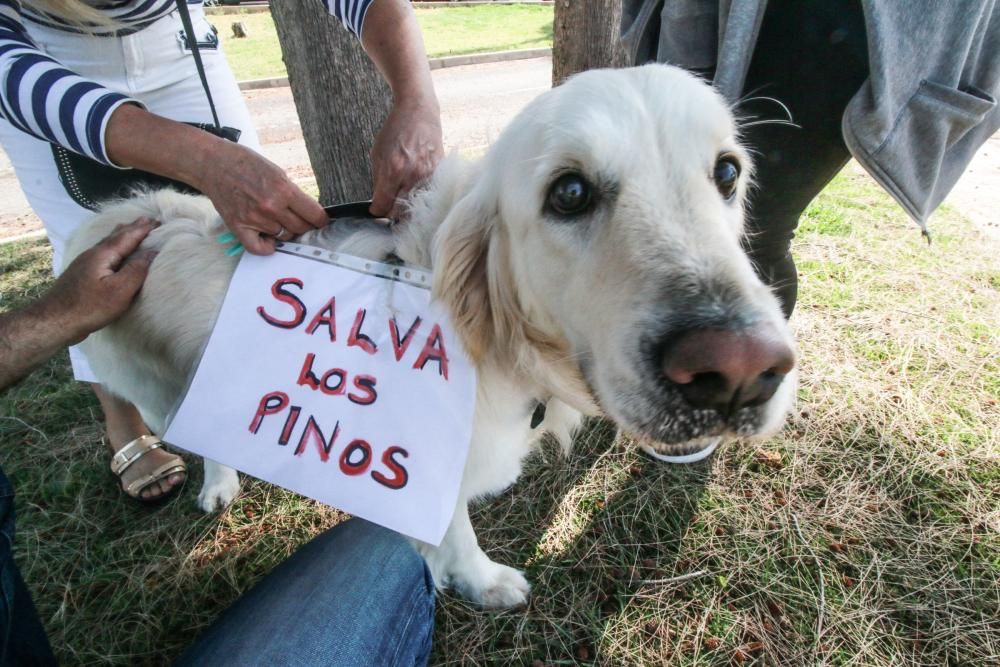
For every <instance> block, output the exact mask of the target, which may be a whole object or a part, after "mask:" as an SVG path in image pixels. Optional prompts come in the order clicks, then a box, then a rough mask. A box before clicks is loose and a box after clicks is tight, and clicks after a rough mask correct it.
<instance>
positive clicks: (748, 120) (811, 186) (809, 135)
mask: <svg viewBox="0 0 1000 667" xmlns="http://www.w3.org/2000/svg"><path fill="white" fill-rule="evenodd" d="M867 77H868V47H867V42H866V36H865V22H864V15H863V13H862V9H861V2H860V0H769V2H768V6H767V11H766V13H765V15H764V22H763V24H762V26H761V33H760V37H759V39H758V41H757V47H756V50H755V52H754V56H753V60H752V61H751V64H750V69H749V72H748V74H747V81H746V85H745V86H744V94H743V96H744V100H746V101H744V102H742V103H741V104H740V105H739V106H738V107H737V109H736V113H737V114H738V115H739V116H740V117H741V118H742V119H743V121H742V123H741V124H742V125H744V129H743V132H742V136H743V141H744V142H745V143H746V144H747V145H748V147H749V148H750V149H751V150H752V151H753V155H754V159H755V160H756V168H757V171H756V183H757V185H756V188H755V189H754V191H753V192H752V193H751V196H750V216H749V220H748V232H749V233H748V236H747V242H746V246H747V253H748V254H749V255H750V258H751V260H753V262H754V265H755V266H756V267H757V272H758V274H759V275H760V277H761V279H762V280H764V282H766V283H767V284H768V285H770V286H771V287H773V288H774V289H775V291H776V292H777V294H778V296H779V298H780V299H781V302H782V308H783V310H784V312H785V317H789V316H791V314H792V310H793V309H794V308H795V300H796V297H797V293H798V275H797V273H796V269H795V261H794V260H793V259H792V255H791V252H790V246H791V242H792V238H793V237H794V235H795V228H796V227H797V226H798V223H799V217H800V216H801V215H802V213H803V212H804V211H805V210H806V207H807V206H808V205H809V203H810V202H811V201H812V200H813V198H814V197H816V195H817V194H819V193H820V191H821V190H822V189H823V188H824V187H826V185H827V184H828V183H829V182H830V180H831V179H833V177H834V176H836V175H837V172H839V171H840V170H841V168H842V167H843V166H844V164H846V163H847V161H848V159H849V158H850V153H849V152H848V150H847V146H846V145H845V144H844V139H843V135H842V134H841V129H840V127H841V118H842V117H843V115H844V109H845V107H846V106H847V103H848V102H849V101H850V99H851V98H852V97H853V96H854V94H855V93H856V92H857V91H858V89H859V88H860V87H861V85H862V84H863V83H864V81H865V79H866V78H867ZM758 96H766V97H773V98H775V99H778V100H780V101H781V102H782V103H783V104H784V105H785V106H787V107H788V109H789V111H790V112H791V114H792V119H793V122H794V123H795V124H796V125H798V126H799V127H789V126H787V125H778V124H754V123H755V122H758V121H761V120H767V119H778V118H784V117H785V114H784V111H783V110H782V109H781V108H780V107H779V106H778V105H777V104H775V103H774V102H771V101H768V100H763V99H756V100H755V99H747V98H754V97H758Z"/></svg>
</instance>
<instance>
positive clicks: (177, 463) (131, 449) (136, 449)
mask: <svg viewBox="0 0 1000 667" xmlns="http://www.w3.org/2000/svg"><path fill="white" fill-rule="evenodd" d="M162 447H163V441H162V440H160V439H159V438H157V437H156V436H155V435H140V436H139V437H138V438H136V439H135V440H133V441H132V442H130V443H128V444H127V445H125V446H124V447H122V448H121V449H119V450H118V451H117V452H115V455H114V456H112V457H111V473H112V474H113V475H114V476H115V477H117V478H118V480H119V486H121V483H120V482H121V476H122V473H123V472H125V471H126V470H128V468H129V467H130V466H131V465H132V464H133V463H135V462H136V461H138V460H139V459H141V458H142V457H143V456H145V455H146V454H148V453H149V452H151V451H153V450H154V449H160V448H162ZM173 457H174V460H173V461H168V462H167V463H164V464H163V465H161V466H159V467H158V468H156V469H155V470H153V471H152V472H150V473H149V474H147V475H143V476H142V477H139V478H137V479H134V480H132V482H131V483H129V485H128V486H127V487H123V490H124V491H125V493H126V495H128V496H129V497H131V498H135V499H136V500H140V501H142V502H144V503H158V502H160V501H162V500H166V499H167V498H169V497H171V496H173V495H174V494H175V493H177V491H178V490H179V489H180V488H181V486H183V483H181V484H175V485H174V486H173V487H171V489H170V490H169V491H167V492H165V493H161V494H160V495H158V496H155V497H153V498H143V497H142V496H141V495H140V494H141V493H142V491H143V489H145V488H147V487H148V486H149V485H151V484H155V483H156V482H159V481H160V480H163V479H166V478H168V477H170V476H171V475H175V474H177V473H186V472H187V465H186V464H185V463H184V461H183V459H181V457H179V456H177V455H176V454H173ZM185 479H186V477H185Z"/></svg>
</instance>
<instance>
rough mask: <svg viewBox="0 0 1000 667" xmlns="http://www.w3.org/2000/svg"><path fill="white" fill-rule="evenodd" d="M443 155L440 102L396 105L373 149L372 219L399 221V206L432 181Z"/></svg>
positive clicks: (412, 101) (434, 100)
mask: <svg viewBox="0 0 1000 667" xmlns="http://www.w3.org/2000/svg"><path fill="white" fill-rule="evenodd" d="M443 153H444V145H443V144H442V141H441V112H440V110H439V109H438V104H437V100H436V99H435V98H434V97H433V95H432V96H431V98H430V99H419V100H403V101H400V102H399V103H397V104H394V105H393V107H392V111H391V112H390V113H389V117H388V118H386V121H385V124H384V125H383V126H382V129H381V130H380V131H379V133H378V136H377V137H375V145H374V146H373V147H372V152H371V156H372V177H373V180H374V184H373V193H372V206H371V209H370V210H371V213H372V215H378V216H385V217H389V218H399V216H400V214H401V213H402V211H400V210H399V202H400V201H401V200H402V199H403V197H405V195H406V194H407V193H408V192H409V191H410V190H412V189H413V188H414V187H415V186H417V185H419V184H420V183H422V182H423V181H425V180H427V179H428V178H430V175H431V174H432V173H433V172H434V167H435V166H437V163H438V161H439V160H440V159H441V156H442V154H443Z"/></svg>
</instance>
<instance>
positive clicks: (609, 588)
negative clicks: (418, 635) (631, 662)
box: [432, 421, 709, 664]
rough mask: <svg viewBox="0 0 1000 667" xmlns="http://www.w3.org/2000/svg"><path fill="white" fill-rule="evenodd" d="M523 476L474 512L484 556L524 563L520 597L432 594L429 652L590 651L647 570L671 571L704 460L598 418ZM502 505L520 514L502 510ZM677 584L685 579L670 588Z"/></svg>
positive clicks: (487, 657)
mask: <svg viewBox="0 0 1000 667" xmlns="http://www.w3.org/2000/svg"><path fill="white" fill-rule="evenodd" d="M544 454H545V455H546V456H545V458H548V459H550V461H551V462H550V463H546V462H544V461H543V460H542V459H543V456H541V455H535V456H533V457H532V458H531V459H529V461H530V463H529V466H528V468H527V472H526V473H525V476H524V477H523V478H522V480H521V481H520V482H519V483H518V484H517V485H515V487H513V489H511V490H509V491H507V492H506V493H504V494H503V495H501V496H500V497H499V498H497V499H495V500H493V501H491V502H488V503H485V504H484V505H481V506H478V507H477V508H476V510H475V512H474V514H473V524H474V525H475V526H477V533H478V535H479V538H480V544H481V546H482V547H483V548H484V550H486V552H487V553H488V554H489V555H490V557H491V558H493V559H494V560H497V561H499V562H501V563H504V564H507V565H512V566H516V567H519V568H524V569H526V572H527V576H528V579H529V581H530V582H531V583H532V586H533V590H532V597H531V600H530V602H529V605H528V608H527V609H520V610H511V611H504V612H496V611H482V610H479V609H477V608H476V607H474V606H473V605H471V604H469V603H468V602H466V601H464V600H461V599H459V598H457V597H455V596H454V595H450V594H447V595H445V596H443V598H442V599H441V601H440V603H439V606H438V616H437V628H436V638H435V645H436V650H435V653H434V655H433V656H432V663H434V664H456V663H466V662H468V663H472V664H529V663H531V662H532V660H536V659H538V660H542V661H543V662H545V663H549V662H552V661H556V662H558V661H569V662H573V661H575V660H586V659H584V658H581V656H583V655H589V656H590V658H594V657H596V648H595V647H596V646H597V644H598V642H599V639H600V635H601V634H602V628H603V627H604V625H605V624H606V623H611V622H614V619H615V617H616V616H617V615H618V614H619V613H620V612H621V611H622V609H623V607H624V605H625V604H626V600H627V598H628V597H629V596H630V595H631V594H632V593H633V592H634V591H635V590H636V589H637V588H638V587H640V586H641V585H642V584H641V582H642V581H643V580H655V579H661V578H665V577H670V576H673V575H674V574H675V573H677V572H678V570H681V571H682V573H683V571H684V570H685V569H686V568H687V567H689V565H690V564H688V563H683V562H681V563H678V562H677V554H678V552H679V549H680V545H681V542H682V537H683V535H684V533H685V531H686V530H687V528H688V526H689V524H690V523H691V521H692V518H693V517H694V516H695V513H696V508H697V506H698V503H699V499H700V497H701V495H702V493H703V491H704V489H705V484H706V482H707V479H708V472H709V465H708V464H707V463H706V464H700V465H694V466H668V465H665V464H661V463H657V462H653V461H651V460H646V459H644V457H641V455H639V454H638V452H637V450H635V449H634V448H633V447H632V445H630V444H628V443H627V441H625V440H624V439H622V438H618V437H616V431H615V428H614V427H613V426H612V425H611V424H609V423H607V422H604V421H597V422H592V423H591V424H590V426H589V429H588V431H586V432H585V433H584V434H583V436H582V437H579V438H578V440H577V444H576V446H575V448H574V451H573V452H572V454H571V455H570V456H569V457H568V458H567V459H564V460H560V453H559V452H558V451H557V448H556V447H555V446H554V445H553V444H551V443H550V445H549V446H547V447H546V448H545V450H544ZM508 515H516V518H515V519H513V520H511V521H507V520H506V519H507V516H508ZM678 590H679V591H680V594H683V587H680V588H679V589H678Z"/></svg>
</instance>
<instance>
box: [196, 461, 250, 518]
mask: <svg viewBox="0 0 1000 667" xmlns="http://www.w3.org/2000/svg"><path fill="white" fill-rule="evenodd" d="M225 472H226V473H232V474H219V475H211V476H210V475H208V474H206V475H205V483H204V484H203V485H202V487H201V493H199V494H198V507H200V508H201V509H202V511H204V512H216V511H219V510H223V509H225V508H226V507H227V506H228V505H229V503H231V502H233V499H234V498H235V497H236V495H237V494H238V493H239V492H240V477H239V474H238V473H237V472H236V471H235V470H232V469H227V470H226V471H225ZM210 477H211V479H210Z"/></svg>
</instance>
